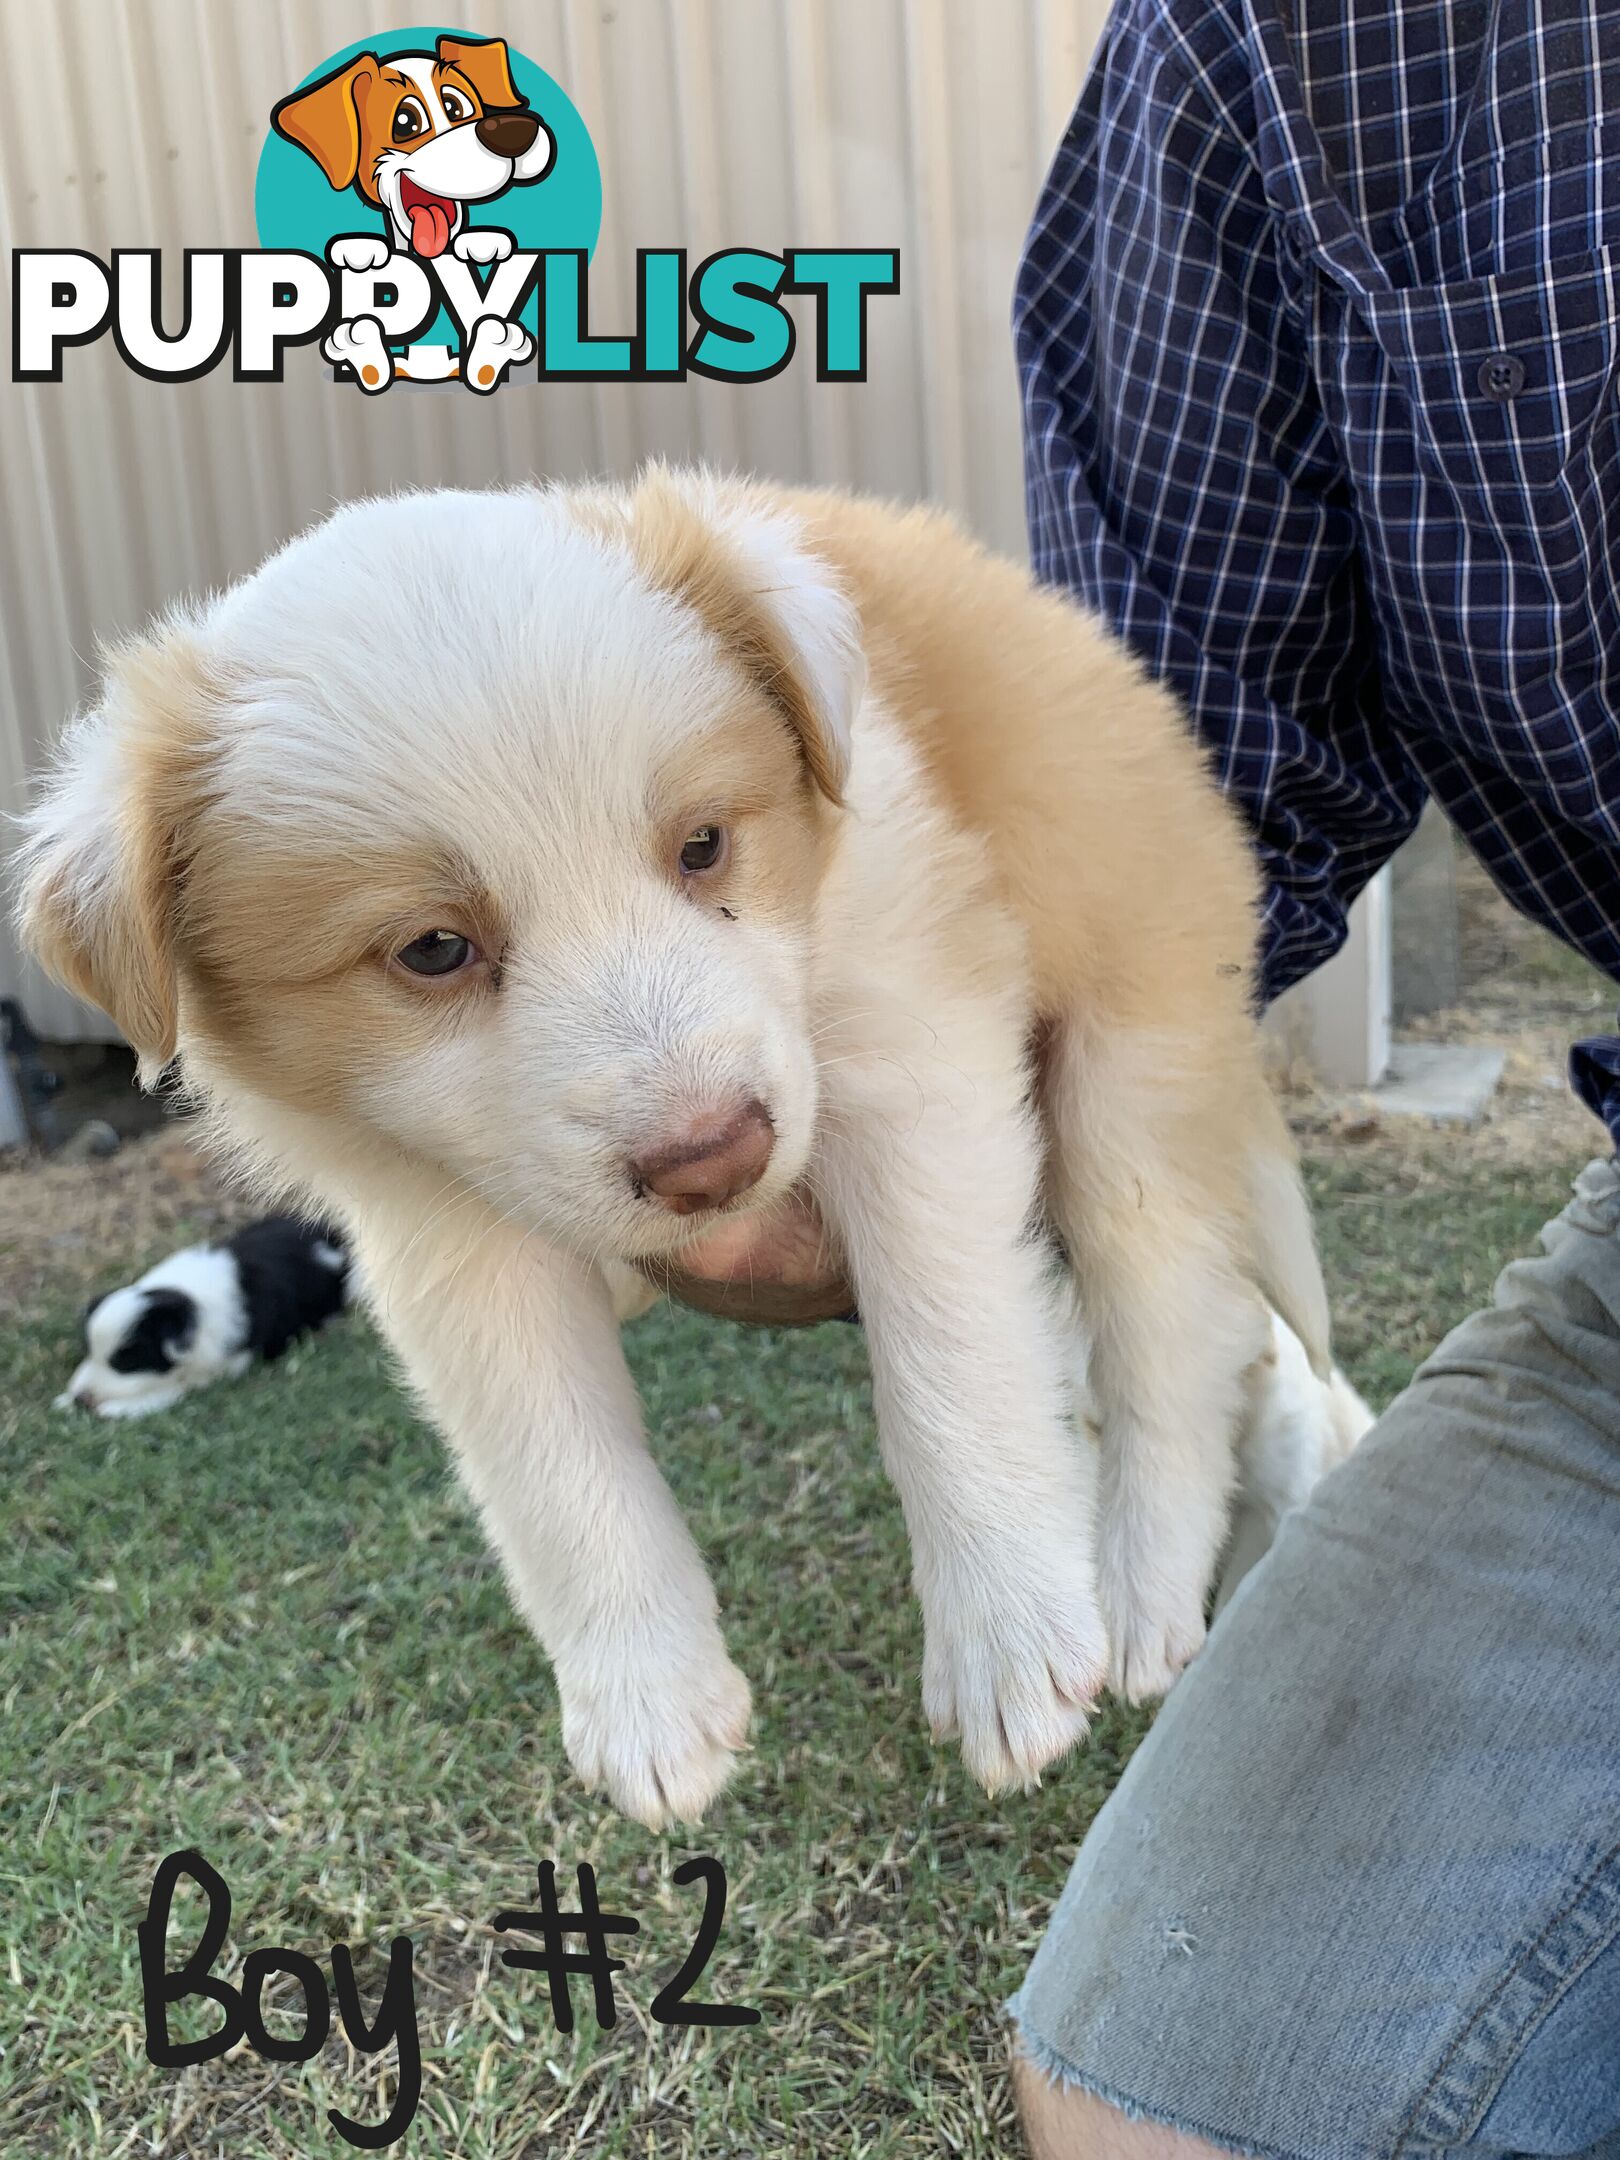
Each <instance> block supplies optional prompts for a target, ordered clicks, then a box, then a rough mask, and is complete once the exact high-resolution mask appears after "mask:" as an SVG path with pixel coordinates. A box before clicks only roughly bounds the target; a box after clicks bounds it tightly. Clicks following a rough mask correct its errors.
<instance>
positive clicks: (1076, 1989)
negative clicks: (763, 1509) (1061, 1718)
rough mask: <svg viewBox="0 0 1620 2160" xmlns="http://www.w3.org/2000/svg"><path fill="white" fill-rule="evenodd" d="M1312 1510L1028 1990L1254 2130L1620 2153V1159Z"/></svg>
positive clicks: (1016, 2010) (1277, 1558)
mask: <svg viewBox="0 0 1620 2160" xmlns="http://www.w3.org/2000/svg"><path fill="white" fill-rule="evenodd" d="M1542 1245H1543V1252H1542V1254H1541V1255H1540V1256H1538V1257H1536V1258H1534V1259H1528V1260H1520V1261H1516V1262H1515V1263H1514V1264H1513V1265H1512V1266H1511V1267H1509V1268H1508V1269H1506V1270H1505V1271H1504V1273H1503V1275H1502V1277H1501V1279H1500V1281H1499V1282H1498V1284H1497V1286H1496V1292H1495V1299H1494V1302H1493V1304H1492V1305H1491V1306H1490V1307H1489V1309H1487V1310H1486V1311H1484V1312H1480V1313H1476V1314H1475V1315H1474V1316H1473V1318H1472V1319H1470V1320H1467V1321H1465V1322H1464V1323H1463V1325H1462V1326H1461V1327H1459V1328H1458V1329H1456V1331H1455V1332H1454V1333H1453V1334H1451V1335H1449V1336H1448V1337H1447V1338H1446V1340H1445V1341H1444V1342H1443V1343H1442V1344H1441V1345H1440V1347H1439V1349H1438V1350H1436V1352H1435V1353H1434V1355H1433V1356H1432V1357H1431V1358H1430V1359H1429V1360H1428V1362H1427V1363H1426V1364H1425V1365H1424V1366H1423V1367H1422V1369H1421V1370H1420V1371H1419V1373H1418V1374H1417V1376H1416V1378H1415V1379H1414V1381H1413V1383H1412V1385H1411V1387H1410V1388H1409V1389H1408V1390H1407V1392H1406V1393H1405V1394H1404V1395H1403V1396H1402V1397H1401V1398H1400V1400H1399V1401H1398V1402H1396V1403H1395V1404H1394V1405H1393V1406H1392V1407H1391V1408H1390V1410H1389V1411H1388V1412H1387V1413H1386V1414H1385V1416H1384V1417H1383V1418H1382V1419H1381V1420H1380V1421H1379V1423H1378V1425H1377V1426H1376V1427H1375V1428H1374V1430H1373V1432H1372V1433H1371V1434H1370V1435H1369V1436H1368V1438H1367V1439H1366V1440H1365V1441H1364V1442H1363V1444H1362V1446H1361V1448H1360V1449H1359V1450H1358V1452H1357V1453H1356V1454H1355V1455H1354V1456H1353V1457H1352V1458H1351V1459H1350V1461H1349V1462H1347V1463H1346V1464H1345V1465H1344V1466H1343V1467H1342V1468H1341V1469H1340V1470H1338V1471H1337V1472H1335V1474H1334V1475H1333V1476H1332V1477H1330V1478H1329V1479H1328V1480H1327V1481H1326V1482H1325V1483H1324V1484H1323V1485H1322V1486H1321V1487H1320V1488H1319V1489H1318V1492H1317V1493H1316V1495H1315V1496H1314V1497H1313V1499H1312V1501H1311V1503H1310V1504H1309V1506H1308V1507H1306V1508H1305V1509H1303V1510H1301V1511H1300V1512H1299V1513H1298V1514H1297V1515H1295V1516H1293V1517H1291V1518H1290V1519H1289V1520H1288V1521H1287V1522H1286V1523H1285V1524H1284V1526H1283V1528H1282V1531H1281V1532H1280V1534H1279V1536H1278V1539H1277V1542H1276V1544H1275V1546H1274V1547H1273V1549H1272V1551H1271V1553H1270V1554H1269V1555H1268V1557H1267V1558H1266V1559H1265V1560H1264V1561H1263V1562H1262V1563H1261V1565H1260V1566H1259V1567H1258V1568H1257V1569H1256V1570H1255V1571H1254V1573H1253V1574H1252V1575H1251V1576H1250V1577H1249V1578H1248V1579H1247V1581H1246V1582H1245V1583H1244V1584H1243V1587H1242V1589H1241V1590H1240V1591H1239V1593H1238V1595H1237V1597H1236V1598H1235V1599H1234V1600H1233V1602H1232V1604H1231V1605H1230V1606H1229V1607H1228V1609H1227V1611H1226V1612H1225V1613H1224V1614H1223V1615H1222V1618H1221V1620H1220V1622H1219V1624H1218V1626H1217V1627H1216V1628H1215V1630H1214V1631H1213V1633H1212V1635H1211V1637H1210V1641H1209V1645H1208V1647H1207V1649H1206V1650H1205V1651H1204V1653H1203V1655H1202V1656H1201V1657H1200V1658H1199V1659H1198V1660H1197V1662H1196V1663H1195V1664H1194V1665H1193V1666H1192V1668H1191V1669H1190V1671H1189V1672H1188V1674H1187V1675H1186V1677H1185V1679H1184V1680H1183V1681H1182V1682H1181V1684H1180V1686H1179V1687H1177V1689H1176V1690H1175V1692H1174V1694H1173V1695H1172V1696H1171V1697H1170V1699H1169V1701H1168V1702H1167V1703H1166V1705H1165V1707H1164V1709H1163V1711H1162V1712H1161V1714H1160V1716H1159V1718H1158V1720H1157V1722H1156V1723H1155V1725H1154V1727H1153V1730H1152V1732H1151V1733H1150V1734H1149V1736H1148V1738H1147V1739H1146V1740H1145V1741H1144V1742H1143V1744H1142V1746H1141V1748H1140V1749H1139V1751H1138V1752H1137V1755H1136V1757H1135V1759H1134V1760H1133V1761H1132V1763H1131V1765H1130V1767H1129V1769H1128V1770H1127V1772H1126V1774H1125V1776H1124V1778H1123V1779H1122V1780H1121V1782H1120V1785H1119V1788H1118V1790H1117V1791H1116V1793H1115V1794H1114V1796H1113V1797H1112V1799H1111V1800H1110V1801H1109V1803H1108V1805H1107V1806H1106V1807H1105V1808H1104V1810H1103V1812H1102V1813H1101V1815H1100V1816H1099V1817H1098V1819H1097V1821H1096V1823H1095V1825H1094V1826H1093V1828H1092V1831H1091V1833H1090V1835H1089V1836H1088V1837H1087V1839H1086V1841H1085V1843H1084V1845H1083V1846H1082V1848H1081V1851H1080V1854H1079V1857H1078V1858H1077V1860H1076V1861H1075V1865H1074V1869H1073V1872H1072V1874H1071V1875H1070V1878H1069V1882H1068V1886H1067V1888H1066V1889H1065V1891H1064V1893H1063V1897H1062V1899H1061V1901H1060V1902H1059V1904H1058V1906H1057V1909H1056V1911H1055V1913H1054V1915H1053V1918H1052V1921H1051V1925H1050V1927H1049V1929H1048V1931H1047V1934H1046V1937H1045V1939H1044V1940H1043V1941H1042V1943H1041V1945H1040V1947H1039V1950H1038V1951H1037V1953H1036V1956H1035V1960H1034V1963H1033V1965H1032V1966H1031V1968H1030V1972H1029V1975H1028V1977H1027V1979H1026V1981H1025V1983H1024V1986H1023V1987H1022V1989H1021V1990H1020V1992H1019V1993H1018V1995H1017V1996H1016V1997H1015V1998H1014V2001H1013V2003H1012V2005H1011V2008H1012V2011H1013V2015H1014V2017H1015V2019H1016V2021H1017V2023H1018V2026H1019V2029H1020V2032H1021V2034H1022V2037H1023V2041H1024V2045H1025V2047H1026V2048H1027V2050H1028V2052H1029V2053H1030V2054H1031V2055H1033V2056H1034V2058H1035V2059H1036V2061H1037V2062H1039V2063H1040V2064H1042V2065H1043V2066H1044V2067H1045V2068H1046V2069H1047V2070H1048V2071H1049V2072H1050V2073H1051V2074H1052V2075H1053V2076H1055V2077H1058V2078H1061V2079H1064V2080H1066V2081H1072V2082H1074V2083H1077V2084H1079V2085H1082V2086H1084V2087H1086V2088H1088V2089H1089V2090H1091V2091H1093V2092H1095V2093H1097V2094H1099V2095H1100V2096H1101V2097H1103V2098H1104V2099H1107V2100H1111V2101H1113V2102H1114V2103H1115V2104H1116V2105H1118V2106H1120V2107H1122V2108H1123V2109H1124V2110H1125V2111H1126V2112H1127V2113H1130V2114H1133V2115H1138V2116H1146V2117H1149V2118H1151V2119H1153V2120H1155V2121H1159V2122H1163V2123H1169V2124H1172V2125H1174V2126H1176V2127H1178V2128H1180V2129H1183V2130H1189V2131H1193V2132H1196V2133H1197V2134H1198V2135H1200V2136H1202V2137H1204V2138H1206V2139H1208V2140H1209V2141H1210V2142H1212V2143H1214V2144H1217V2145H1222V2146H1226V2147H1229V2148H1231V2149H1232V2150H1234V2151H1238V2152H1245V2153H1254V2154H1264V2155H1272V2156H1277V2160H1282V2156H1297V2160H1374V2156H1376V2160H1398V2156H1404V2155H1407V2154H1424V2155H1436V2154H1452V2153H1466V2154H1469V2155H1471V2156H1484V2155H1493V2154H1503V2155H1506V2154H1553V2153H1569V2154H1585V2155H1589V2156H1597V2155H1603V2156H1614V2155H1620V1174H1617V1172H1616V1169H1615V1167H1614V1165H1613V1164H1612V1163H1606V1162H1605V1163H1594V1164H1592V1165H1591V1166H1590V1167H1589V1168H1588V1169H1587V1170H1585V1171H1583V1172H1582V1174H1581V1176H1580V1178H1579V1179H1578V1180H1577V1182H1576V1186H1575V1197H1574V1199H1573V1200H1572V1201H1571V1203H1570V1205H1569V1206H1568V1207H1567V1208H1566V1209H1565V1210H1564V1212H1563V1214H1562V1215H1560V1216H1559V1217H1558V1218H1557V1219H1556V1220H1555V1221H1554V1222H1552V1223H1550V1224H1549V1225H1548V1226H1547V1228H1546V1229H1545V1230H1544V1231H1543V1233H1542Z"/></svg>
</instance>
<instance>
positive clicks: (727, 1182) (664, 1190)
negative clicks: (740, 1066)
mask: <svg viewBox="0 0 1620 2160" xmlns="http://www.w3.org/2000/svg"><path fill="white" fill-rule="evenodd" d="M775 1145H776V1130H775V1127H774V1126H773V1125H772V1124H771V1120H770V1113H769V1112H768V1111H767V1110H766V1108H765V1105H764V1104H763V1103H762V1102H747V1103H744V1104H742V1105H741V1107H740V1108H738V1109H736V1110H729V1111H721V1112H717V1113H713V1114H711V1115H709V1116H707V1117H701V1118H698V1119H696V1120H694V1122H693V1123H692V1124H691V1125H689V1126H688V1127H687V1129H686V1131H685V1132H683V1133H678V1134H676V1135H674V1136H673V1137H672V1138H671V1139H669V1140H666V1141H664V1142H662V1143H661V1144H660V1145H659V1146H657V1147H653V1148H647V1149H645V1150H644V1151H643V1152H642V1153H641V1154H640V1155H637V1156H634V1157H633V1158H632V1160H631V1163H630V1175H631V1177H632V1178H633V1179H634V1180H635V1184H636V1188H637V1190H638V1191H639V1192H642V1193H645V1194H646V1195H647V1196H648V1197H649V1198H651V1199H655V1200H661V1201H662V1202H663V1204H664V1206H665V1207H667V1208H668V1209H669V1211H670V1213H671V1214H672V1215H699V1214H701V1213H702V1212H703V1210H704V1209H705V1208H717V1207H724V1205H725V1204H726V1202H727V1201H728V1200H735V1199H736V1197H737V1195H738V1194H739V1193H745V1192H747V1190H748V1189H749V1187H750V1186H751V1185H757V1184H758V1183H759V1181H760V1179H761V1178H762V1177H763V1176H764V1175H765V1165H766V1164H767V1163H768V1162H769V1161H770V1159H771V1150H772V1149H773V1148H774V1147H775Z"/></svg>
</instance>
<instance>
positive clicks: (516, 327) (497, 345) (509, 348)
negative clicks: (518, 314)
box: [461, 315, 534, 394]
mask: <svg viewBox="0 0 1620 2160" xmlns="http://www.w3.org/2000/svg"><path fill="white" fill-rule="evenodd" d="M533 351H534V339H533V338H532V337H530V335H529V333H528V331H527V330H525V329H524V327H523V325H522V324H521V323H509V322H502V321H501V320H500V319H499V317H498V316H495V315H486V316H485V317H484V319H483V321H482V322H481V323H480V324H479V325H478V327H477V328H476V329H475V330H474V332H473V334H472V343H471V344H470V345H469V346H468V348H467V357H466V359H465V361H464V362H463V363H462V369H461V379H462V381H463V382H464V383H465V384H466V385H467V388H468V389H469V390H476V391H478V392H479V393H480V394H483V393H487V392H488V391H491V390H493V389H494V388H495V386H496V384H497V383H498V382H499V381H500V379H501V377H502V376H503V375H504V374H505V372H506V370H507V369H508V368H509V367H521V366H522V364H523V362H524V361H525V360H527V359H528V357H529V355H530V353H532V352H533Z"/></svg>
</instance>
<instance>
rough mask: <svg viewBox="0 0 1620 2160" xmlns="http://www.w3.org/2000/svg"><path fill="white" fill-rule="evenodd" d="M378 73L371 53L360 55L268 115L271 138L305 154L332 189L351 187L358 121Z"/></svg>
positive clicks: (357, 148)
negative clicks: (273, 134) (293, 145)
mask: <svg viewBox="0 0 1620 2160" xmlns="http://www.w3.org/2000/svg"><path fill="white" fill-rule="evenodd" d="M380 71H381V63H380V62H379V61H378V58H377V55H376V54H375V53H361V54H359V55H358V57H357V58H355V59H353V60H350V61H348V62H346V63H345V65H344V66H342V67H340V68H338V69H336V70H335V71H334V72H333V73H332V74H330V75H323V76H322V77H321V80H320V81H319V82H314V83H309V84H308V85H306V87H305V88H304V89H302V90H295V91H294V92H293V93H292V95H291V97H284V98H283V99H282V101H281V103H280V104H279V105H277V106H276V107H275V109H274V110H273V111H272V113H271V115H270V125H271V126H272V127H273V128H274V129H275V131H276V133H277V134H278V135H284V136H285V137H286V139H287V141H288V142H290V143H296V144H297V146H298V148H299V149H300V150H306V151H308V153H309V155H310V156H311V157H312V158H313V159H314V160H315V162H316V164H317V165H318V166H319V167H320V168H321V171H322V172H323V173H325V175H326V178H327V181H328V183H329V185H331V186H332V187H335V188H338V189H342V188H346V187H353V185H354V182H355V176H356V175H357V174H358V172H359V170H360V115H361V113H362V112H363V111H364V109H365V102H366V98H367V96H368V95H369V93H370V91H371V89H372V87H373V85H374V84H375V83H376V81H377V77H378V74H379V73H380Z"/></svg>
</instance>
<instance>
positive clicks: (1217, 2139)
mask: <svg viewBox="0 0 1620 2160" xmlns="http://www.w3.org/2000/svg"><path fill="white" fill-rule="evenodd" d="M1021 2004H1022V1996H1021V1995H1013V1996H1010V1997H1009V1998H1008V2000H1007V2001H1006V2002H1005V2003H1003V2004H1002V2009H1003V2011H1004V2012H1005V2014H1006V2017H1007V2019H1008V2022H1009V2023H1010V2024H1011V2026H1012V2029H1013V2034H1014V2037H1015V2039H1016V2041H1017V2045H1018V2049H1019V2052H1020V2053H1021V2054H1022V2055H1023V2056H1025V2057H1026V2059H1027V2060H1028V2061H1029V2062H1031V2063H1033V2064H1034V2066H1035V2068H1036V2069H1037V2070H1039V2071H1040V2073H1041V2075H1042V2076H1043V2077H1044V2078H1046V2079H1047V2080H1048V2081H1049V2082H1050V2083H1052V2084H1053V2085H1057V2086H1060V2087H1061V2088H1062V2090H1063V2091H1064V2092H1083V2093H1089V2094H1090V2095H1091V2097H1092V2099H1093V2100H1100V2101H1102V2103H1103V2105H1104V2106H1105V2107H1111V2108H1112V2109H1113V2110H1114V2112H1115V2113H1116V2114H1117V2115H1123V2116H1124V2117H1125V2120H1126V2121H1127V2122H1139V2123H1156V2124H1157V2125H1158V2126H1159V2128H1160V2129H1161V2130H1174V2131H1175V2132H1176V2134H1177V2135H1178V2136H1179V2137H1194V2138H1201V2139H1202V2140H1203V2142H1204V2143H1205V2144H1206V2145H1216V2146H1219V2148H1220V2149H1221V2151H1222V2152H1229V2153H1236V2154H1238V2155H1239V2156H1240V2160H1302V2156H1301V2155H1300V2154H1298V2153H1291V2152H1285V2151H1283V2150H1282V2148H1281V2147H1279V2146H1275V2145H1250V2144H1246V2143H1245V2142H1244V2141H1243V2139H1241V2138H1234V2137H1229V2136H1228V2135H1227V2133H1226V2132H1225V2131H1224V2130H1215V2129H1212V2128H1211V2127H1210V2125H1209V2124H1208V2123H1201V2122H1189V2121H1188V2120H1187V2119H1186V2118H1185V2117H1183V2116H1180V2115H1174V2114H1172V2113H1171V2112H1170V2111H1169V2110H1168V2109H1166V2108H1157V2107H1155V2106H1154V2105H1153V2104H1152V2102H1151V2101H1147V2100H1138V2099H1136V2098H1135V2097H1134V2096H1133V2095H1132V2094H1130V2093H1125V2092H1121V2091H1120V2090H1119V2088H1118V2087H1117V2086H1114V2085H1110V2084H1109V2083H1108V2082H1107V2080H1106V2079H1104V2078H1098V2077H1093V2076H1092V2075H1091V2073H1090V2072H1089V2071H1088V2070H1082V2069H1080V2068H1078V2067H1077V2065H1076V2064H1074V2063H1072V2062H1070V2060H1069V2058H1068V2056H1067V2055H1064V2054H1062V2053H1060V2051H1059V2050H1058V2049H1057V2048H1055V2047H1053V2045H1052V2044H1051V2042H1050V2041H1049V2040H1043V2039H1042V2038H1041V2036H1040V2034H1039V2033H1036V2032H1032V2031H1031V2030H1030V2028H1029V2026H1028V2024H1027V2023H1026V2022H1025V2019H1024V2014H1023V2010H1022V2007H1021Z"/></svg>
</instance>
